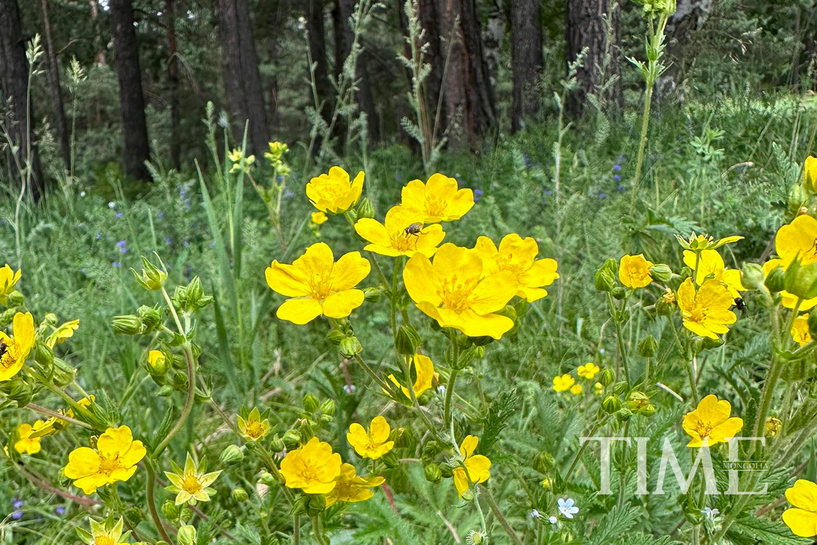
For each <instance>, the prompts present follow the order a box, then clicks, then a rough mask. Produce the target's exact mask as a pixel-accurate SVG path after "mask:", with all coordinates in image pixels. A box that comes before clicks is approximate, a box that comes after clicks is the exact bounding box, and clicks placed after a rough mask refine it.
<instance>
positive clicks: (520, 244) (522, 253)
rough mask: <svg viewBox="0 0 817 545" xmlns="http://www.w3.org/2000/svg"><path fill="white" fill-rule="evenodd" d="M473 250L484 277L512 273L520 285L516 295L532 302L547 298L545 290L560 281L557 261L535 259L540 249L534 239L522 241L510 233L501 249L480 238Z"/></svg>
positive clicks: (501, 242)
mask: <svg viewBox="0 0 817 545" xmlns="http://www.w3.org/2000/svg"><path fill="white" fill-rule="evenodd" d="M474 249H475V250H477V251H478V252H479V254H480V257H482V261H483V266H484V268H483V274H486V275H487V274H492V273H495V272H499V271H508V272H510V273H512V274H513V275H514V277H515V278H516V282H517V283H518V284H519V290H518V291H517V292H516V295H518V296H519V297H521V298H522V299H527V300H528V301H530V302H533V301H537V300H539V299H541V298H542V297H545V296H546V295H547V294H548V292H547V290H544V289H542V288H543V287H544V286H549V285H551V284H552V283H553V282H554V281H555V280H556V279H557V278H559V273H557V272H556V270H557V268H558V264H557V263H556V260H554V259H550V258H545V259H536V255H537V254H538V253H539V245H538V244H537V243H536V239H534V238H533V237H527V238H522V237H520V236H519V235H517V234H516V233H511V234H510V235H505V237H504V238H503V239H502V240H501V241H500V243H499V248H497V247H496V244H494V242H493V241H492V240H491V239H490V238H488V237H479V238H478V239H477V243H476V246H475V247H474Z"/></svg>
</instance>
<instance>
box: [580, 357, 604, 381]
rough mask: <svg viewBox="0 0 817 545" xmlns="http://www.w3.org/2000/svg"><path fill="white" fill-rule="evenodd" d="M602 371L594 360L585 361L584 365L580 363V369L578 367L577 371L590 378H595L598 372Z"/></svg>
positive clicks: (583, 376) (581, 375)
mask: <svg viewBox="0 0 817 545" xmlns="http://www.w3.org/2000/svg"><path fill="white" fill-rule="evenodd" d="M599 371H601V368H600V367H599V366H598V365H596V364H595V363H593V362H592V361H590V362H587V363H585V364H584V365H580V366H579V368H578V369H576V373H577V374H578V375H579V376H580V377H582V378H586V379H588V380H593V379H594V378H596V375H597V374H598V372H599Z"/></svg>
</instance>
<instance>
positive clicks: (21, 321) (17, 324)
mask: <svg viewBox="0 0 817 545" xmlns="http://www.w3.org/2000/svg"><path fill="white" fill-rule="evenodd" d="M12 331H13V333H14V336H13V337H9V336H8V335H6V334H5V333H4V332H2V331H0V382H3V381H6V380H9V379H11V378H12V377H13V376H14V375H16V374H17V373H19V372H20V369H22V368H23V363H25V361H26V358H27V357H28V355H29V353H31V348H32V347H33V346H34V318H33V317H32V316H31V313H30V312H26V313H25V314H23V313H21V312H18V313H17V314H15V315H14V322H13V323H12Z"/></svg>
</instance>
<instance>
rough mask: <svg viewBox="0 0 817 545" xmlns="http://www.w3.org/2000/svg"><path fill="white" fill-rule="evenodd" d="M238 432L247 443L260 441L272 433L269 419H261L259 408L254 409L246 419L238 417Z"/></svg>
mask: <svg viewBox="0 0 817 545" xmlns="http://www.w3.org/2000/svg"><path fill="white" fill-rule="evenodd" d="M238 432H239V433H240V434H241V437H243V438H244V439H245V440H247V441H253V442H254V441H258V440H259V439H261V438H263V437H264V436H265V435H267V434H268V433H269V432H270V423H269V419H267V418H264V419H263V420H262V419H261V413H260V412H259V411H258V408H257V407H253V410H252V411H250V414H249V415H248V416H247V418H246V419H244V417H242V416H239V417H238Z"/></svg>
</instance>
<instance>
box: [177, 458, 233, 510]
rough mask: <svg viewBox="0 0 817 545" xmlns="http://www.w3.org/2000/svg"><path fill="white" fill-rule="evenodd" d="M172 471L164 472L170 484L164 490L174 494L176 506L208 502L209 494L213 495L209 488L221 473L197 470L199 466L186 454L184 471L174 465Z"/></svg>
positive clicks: (213, 491)
mask: <svg viewBox="0 0 817 545" xmlns="http://www.w3.org/2000/svg"><path fill="white" fill-rule="evenodd" d="M173 471H174V473H170V472H169V471H165V475H166V476H167V478H168V479H169V480H170V482H171V483H172V485H171V486H168V487H167V488H165V490H167V491H168V492H170V493H172V494H176V505H182V504H184V503H190V505H196V502H199V501H210V494H215V490H213V489H212V488H209V487H210V485H211V484H213V482H215V480H216V479H217V478H218V476H219V475H221V471H213V472H212V473H205V472H204V469H203V468H199V464H197V463H196V462H194V461H193V458H192V457H191V456H190V453H187V459H186V460H185V461H184V469H181V468H180V467H179V466H177V465H176V464H175V463H174V464H173Z"/></svg>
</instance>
